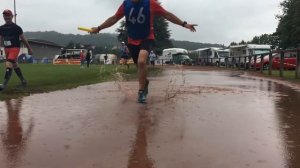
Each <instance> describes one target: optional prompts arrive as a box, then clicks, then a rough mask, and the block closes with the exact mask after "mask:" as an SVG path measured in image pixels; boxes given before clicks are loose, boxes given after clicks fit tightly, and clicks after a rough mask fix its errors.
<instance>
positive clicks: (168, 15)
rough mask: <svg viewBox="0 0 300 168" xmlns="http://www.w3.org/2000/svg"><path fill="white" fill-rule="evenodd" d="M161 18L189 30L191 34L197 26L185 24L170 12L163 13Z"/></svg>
mask: <svg viewBox="0 0 300 168" xmlns="http://www.w3.org/2000/svg"><path fill="white" fill-rule="evenodd" d="M162 16H163V17H164V18H165V19H167V20H169V21H170V22H172V23H174V24H177V25H180V26H183V27H185V28H187V29H190V30H191V31H192V32H195V31H196V29H195V26H198V25H197V24H188V23H187V22H184V21H182V20H180V19H179V18H178V17H177V16H175V15H174V14H173V13H171V12H165V13H164V14H163V15H162Z"/></svg>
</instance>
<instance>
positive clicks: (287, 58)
mask: <svg viewBox="0 0 300 168" xmlns="http://www.w3.org/2000/svg"><path fill="white" fill-rule="evenodd" d="M280 62H281V60H280V53H274V54H273V61H272V69H280ZM283 65H284V69H286V70H295V69H296V65H297V53H296V52H286V53H285V54H284V64H283ZM260 66H261V56H257V60H256V66H255V67H256V69H260ZM251 67H252V68H253V67H254V59H253V58H252V59H251ZM263 68H264V69H265V70H266V69H269V55H266V56H264V59H263Z"/></svg>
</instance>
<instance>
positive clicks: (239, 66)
mask: <svg viewBox="0 0 300 168" xmlns="http://www.w3.org/2000/svg"><path fill="white" fill-rule="evenodd" d="M238 69H239V70H240V69H241V57H239V62H238Z"/></svg>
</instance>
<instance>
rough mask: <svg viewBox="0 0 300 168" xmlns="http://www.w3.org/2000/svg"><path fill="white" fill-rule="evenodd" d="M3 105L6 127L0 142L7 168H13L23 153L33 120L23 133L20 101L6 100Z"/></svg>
mask: <svg viewBox="0 0 300 168" xmlns="http://www.w3.org/2000/svg"><path fill="white" fill-rule="evenodd" d="M5 104H6V108H7V125H6V130H5V131H4V132H1V141H2V143H3V146H4V152H5V155H6V156H7V161H8V165H9V166H8V167H9V168H14V167H17V165H18V163H19V162H20V160H21V155H22V153H23V152H24V151H25V148H26V146H27V142H28V139H29V137H30V136H31V133H32V130H33V127H34V124H33V119H31V120H30V121H29V126H28V128H27V129H26V130H25V131H23V127H22V122H21V118H20V109H21V106H22V99H17V100H7V101H5Z"/></svg>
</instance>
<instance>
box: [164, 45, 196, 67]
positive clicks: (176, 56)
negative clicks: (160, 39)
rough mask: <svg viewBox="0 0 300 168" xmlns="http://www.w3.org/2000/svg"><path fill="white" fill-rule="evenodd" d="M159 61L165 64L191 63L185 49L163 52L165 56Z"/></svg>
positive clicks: (171, 49)
mask: <svg viewBox="0 0 300 168" xmlns="http://www.w3.org/2000/svg"><path fill="white" fill-rule="evenodd" d="M159 59H160V60H161V61H162V62H163V63H164V64H169V63H171V64H173V63H174V64H182V63H183V62H185V61H191V58H190V57H189V56H188V51H187V50H186V49H183V48H168V49H164V50H163V54H162V56H161V57H159Z"/></svg>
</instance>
